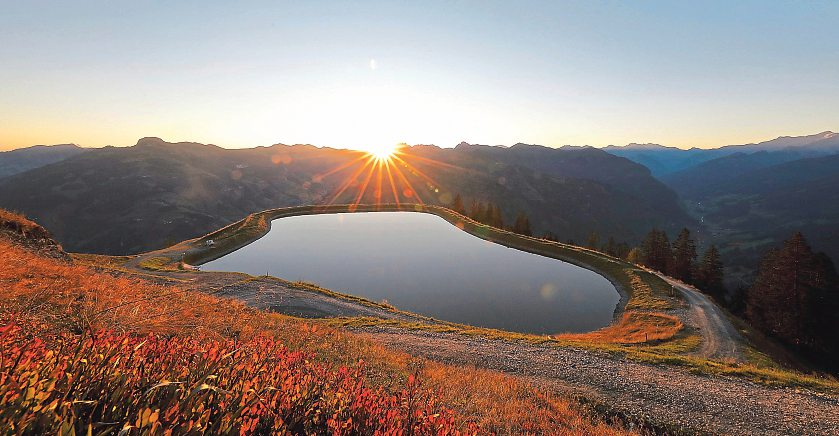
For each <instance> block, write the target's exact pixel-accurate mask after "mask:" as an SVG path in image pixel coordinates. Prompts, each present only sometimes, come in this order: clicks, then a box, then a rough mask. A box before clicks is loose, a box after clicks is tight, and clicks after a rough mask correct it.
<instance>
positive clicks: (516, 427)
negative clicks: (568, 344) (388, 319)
mask: <svg viewBox="0 0 839 436" xmlns="http://www.w3.org/2000/svg"><path fill="white" fill-rule="evenodd" d="M0 265H3V266H4V267H3V268H0V316H2V315H9V314H16V315H15V316H16V317H17V318H18V319H21V320H25V321H26V323H27V325H33V326H37V328H36V330H34V331H29V333H28V334H31V335H36V334H37V335H38V336H39V337H42V338H49V337H50V336H54V337H57V336H58V335H61V334H67V333H82V332H89V331H93V330H97V329H108V330H113V331H115V332H117V333H126V334H130V335H138V334H154V335H162V336H164V337H187V338H190V339H195V340H220V341H229V340H243V341H244V340H249V339H250V338H254V337H259V336H261V335H269V336H271V337H273V338H275V339H276V340H279V341H281V342H282V343H283V344H285V346H287V347H288V348H289V349H291V350H305V351H306V352H308V353H312V355H313V356H315V357H314V358H315V359H317V360H318V361H320V362H323V363H324V364H326V365H333V366H335V367H337V366H338V365H346V366H349V367H351V368H360V367H363V368H364V371H365V373H366V379H367V380H368V381H369V382H370V383H372V384H373V385H374V386H381V387H384V388H386V389H388V390H390V391H392V392H395V391H398V390H399V389H401V388H402V387H403V386H405V383H406V381H407V379H408V378H409V376H411V375H412V374H416V375H418V376H419V379H420V380H421V382H422V383H423V384H424V386H426V387H429V388H431V389H432V390H433V391H434V394H435V395H436V396H437V397H438V398H440V401H441V403H442V404H443V405H444V406H445V407H448V408H451V409H452V410H453V412H454V413H455V414H456V416H458V417H460V418H458V419H461V421H460V422H462V423H466V422H476V423H479V424H481V426H482V427H483V429H484V430H485V431H492V432H498V433H502V434H518V433H522V432H533V433H551V434H604V435H605V434H625V433H627V432H626V431H624V430H622V429H621V428H619V427H614V426H610V425H607V424H605V423H603V422H602V421H597V420H596V419H592V418H591V416H590V415H588V414H587V413H586V412H584V411H583V410H582V409H581V408H580V406H577V405H576V403H575V402H573V401H570V400H567V399H564V398H559V397H554V396H551V395H548V394H545V393H543V392H539V391H538V390H536V389H535V388H534V387H532V386H531V385H529V384H527V383H525V382H523V381H520V380H518V379H516V378H514V377H510V376H506V375H502V374H499V373H494V372H488V371H482V370H476V369H473V368H468V367H452V366H445V365H440V364H436V363H431V362H428V361H425V360H423V359H417V358H413V357H411V356H409V355H406V354H404V353H399V352H394V351H391V350H388V349H385V348H383V347H381V346H379V345H376V344H375V343H371V342H369V341H367V340H364V339H361V338H358V337H356V336H354V335H350V334H346V333H343V332H341V331H338V330H335V329H332V328H328V327H325V326H323V325H319V324H310V323H306V322H303V321H300V320H297V319H292V318H288V317H284V316H281V315H277V314H271V313H266V312H262V311H259V310H256V309H253V308H249V307H246V306H244V305H242V304H240V303H237V302H235V301H231V300H227V299H219V298H215V297H213V296H211V295H206V294H203V293H200V292H191V291H186V290H183V289H179V288H175V287H169V286H159V285H154V284H150V283H147V282H144V281H140V280H137V279H128V278H118V277H114V276H111V275H108V274H104V273H100V272H97V271H96V270H95V269H93V268H90V267H87V266H82V265H74V264H70V263H65V262H61V261H57V260H55V259H50V258H44V257H40V256H38V255H36V254H34V253H32V252H30V251H28V250H25V249H23V248H21V247H19V246H17V245H14V244H12V243H11V242H8V241H6V240H3V239H0ZM360 361H363V362H364V363H363V364H361V363H360Z"/></svg>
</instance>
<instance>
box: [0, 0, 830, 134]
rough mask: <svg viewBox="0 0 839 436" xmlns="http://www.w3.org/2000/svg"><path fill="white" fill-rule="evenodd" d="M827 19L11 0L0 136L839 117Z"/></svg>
mask: <svg viewBox="0 0 839 436" xmlns="http://www.w3.org/2000/svg"><path fill="white" fill-rule="evenodd" d="M117 3H119V4H117ZM837 18H839V3H830V2H808V3H780V2H768V3H767V2H750V1H746V2H738V3H737V4H731V3H730V2H724V1H719V2H710V3H708V2H703V3H702V4H689V3H678V4H677V3H671V2H650V3H644V4H624V3H594V2H581V3H577V2H539V1H528V2H523V3H520V4H518V3H517V4H512V3H507V2H494V1H482V2H472V1H462V2H457V3H451V2H429V3H423V4H421V5H420V4H401V3H400V4H395V3H391V2H378V1H374V2H369V3H364V4H349V3H345V2H331V1H327V2H322V3H317V4H310V3H290V2H273V1H254V2H252V3H248V5H247V7H245V6H242V5H238V4H231V3H228V2H221V1H206V2H201V3H200V4H195V3H190V2H184V3H177V4H158V5H149V4H125V3H120V2H106V1H93V2H89V3H84V4H68V3H64V2H57V1H56V2H45V3H40V4H38V3H35V2H17V3H11V4H8V5H5V6H4V13H3V14H2V15H0V40H1V41H3V42H4V43H3V44H0V62H2V64H3V65H4V67H3V68H2V69H0V83H2V84H3V86H0V150H8V149H13V148H19V147H25V146H30V145H36V144H57V143H76V144H79V145H81V146H87V147H101V146H104V145H115V146H129V145H133V144H135V143H136V141H137V139H139V138H141V137H145V136H157V137H161V138H163V139H165V140H167V141H171V142H177V141H193V142H200V143H213V144H216V145H220V146H223V147H228V148H241V147H255V146H267V145H271V144H274V143H280V142H281V143H287V144H293V143H310V144H314V145H319V146H331V147H343V148H358V149H366V150H370V149H377V148H379V147H380V146H390V145H392V144H395V143H400V142H405V143H408V144H436V145H439V146H441V147H451V146H454V145H456V144H457V143H459V142H461V141H466V142H469V143H479V144H490V145H511V144H514V143H517V142H524V143H531V144H541V145H546V146H554V147H558V146H562V145H566V144H571V145H592V146H596V147H600V146H605V145H610V144H615V145H625V144H627V143H630V142H638V143H648V142H649V143H658V144H662V145H668V146H676V147H680V148H690V147H701V148H712V147H719V146H723V145H729V144H742V143H751V142H759V141H765V140H769V139H773V138H775V137H778V136H799V135H808V134H814V133H819V132H822V131H825V130H833V131H836V130H839V126H837V124H836V123H837V120H839V109H837V106H836V101H839V81H837V80H836V78H837V77H839V44H836V41H839V27H837V26H835V21H836V19H837Z"/></svg>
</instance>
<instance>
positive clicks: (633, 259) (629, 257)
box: [626, 247, 643, 265]
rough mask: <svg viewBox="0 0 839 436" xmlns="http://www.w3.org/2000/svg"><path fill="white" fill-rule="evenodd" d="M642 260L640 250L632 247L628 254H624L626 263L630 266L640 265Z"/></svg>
mask: <svg viewBox="0 0 839 436" xmlns="http://www.w3.org/2000/svg"><path fill="white" fill-rule="evenodd" d="M642 258H643V254H642V253H641V249H640V248H638V247H633V248H632V249H631V250H629V253H627V254H626V261H627V262H629V263H631V264H635V265H638V264H640V263H641V260H642Z"/></svg>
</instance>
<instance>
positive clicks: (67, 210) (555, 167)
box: [0, 138, 695, 254]
mask: <svg viewBox="0 0 839 436" xmlns="http://www.w3.org/2000/svg"><path fill="white" fill-rule="evenodd" d="M86 150H87V151H85V152H83V153H79V154H78V155H76V156H72V157H67V158H65V159H64V160H60V161H58V162H53V163H51V164H49V165H44V166H40V167H37V168H32V169H30V170H28V171H24V172H20V173H17V174H14V175H11V176H7V177H5V178H2V179H0V207H5V208H9V209H13V210H18V211H21V212H24V213H26V214H27V215H29V216H30V217H32V218H34V219H36V220H38V222H39V223H41V224H43V225H45V226H47V227H49V228H50V229H51V230H52V231H53V232H54V234H55V236H56V238H57V239H58V240H59V241H60V242H61V243H62V244H64V246H65V248H67V249H69V250H72V251H86V252H97V253H108V254H125V253H134V252H138V251H142V250H149V249H154V248H159V247H162V246H165V245H167V244H170V243H174V242H176V241H180V240H183V239H187V238H190V237H194V236H197V235H201V234H203V233H205V232H207V231H209V230H212V229H215V228H218V227H220V226H222V225H225V224H227V223H230V222H232V221H234V220H237V219H239V218H241V217H242V216H244V215H245V214H247V213H250V212H254V211H258V210H263V209H267V208H273V207H281V206H291V205H299V204H323V203H329V202H333V203H352V202H354V201H360V202H363V203H373V202H376V201H381V202H394V201H397V200H398V201H400V202H417V201H424V202H428V203H434V204H442V205H449V204H451V202H452V201H453V199H454V197H455V196H456V195H457V194H461V195H462V197H463V198H464V200H465V202H466V204H467V205H468V204H469V202H470V201H471V200H473V199H474V200H479V201H483V202H486V201H490V202H493V203H496V204H498V205H499V206H500V207H501V208H502V210H503V211H504V218H505V221H507V222H508V223H509V222H512V220H513V219H514V218H515V216H516V214H517V213H519V212H525V213H527V214H528V215H529V216H530V220H531V225H532V227H533V229H534V231H535V232H536V233H538V234H541V233H543V232H546V231H551V232H553V233H555V234H557V235H559V236H560V237H561V238H563V239H575V240H577V241H583V240H585V239H586V237H587V236H588V234H589V232H592V231H596V232H598V233H600V234H601V235H602V237H603V238H606V237H608V236H614V237H615V238H616V239H618V240H625V241H633V242H637V241H639V240H640V239H641V238H642V237H643V235H644V234H645V233H646V232H647V231H648V230H649V228H650V227H651V226H653V225H655V226H658V227H661V228H665V229H668V230H670V231H676V230H677V229H678V228H680V227H681V226H695V222H694V221H693V220H692V219H691V218H690V217H689V216H688V215H687V214H686V213H685V212H684V211H683V210H682V209H681V207H680V206H679V202H678V197H677V196H676V194H675V193H674V192H673V191H672V190H670V189H669V188H667V187H666V186H665V185H664V184H663V183H661V182H660V181H658V180H656V179H655V178H653V177H652V176H650V174H649V172H648V171H647V169H646V168H644V167H643V166H641V165H638V164H636V163H633V162H631V161H629V160H626V159H623V158H620V157H616V156H613V155H610V154H608V153H606V152H604V151H602V150H599V149H594V148H589V147H583V148H572V147H567V148H563V149H552V148H548V147H541V146H533V145H525V144H517V145H515V146H513V147H489V146H482V145H470V144H460V145H459V146H457V147H455V148H448V149H445V148H439V147H435V146H414V147H410V148H406V149H403V150H402V152H401V155H400V156H401V158H400V159H401V160H394V164H393V165H392V166H391V169H392V171H391V172H390V175H388V173H387V172H386V171H384V170H383V171H381V172H379V171H378V170H375V169H374V170H373V172H372V173H371V168H376V167H375V164H370V165H365V162H366V161H365V159H366V157H367V155H366V154H364V153H361V152H357V151H351V150H339V149H331V148H317V147H314V146H310V145H293V146H288V145H282V144H278V145H274V146H271V147H257V148H251V149H224V148H220V147H216V146H213V145H203V144H196V143H177V144H172V143H168V142H165V141H163V140H161V139H158V138H144V139H141V140H140V141H139V142H138V143H137V144H136V145H134V146H132V147H120V148H117V147H105V148H99V149H86ZM55 160H57V159H55ZM35 166H36V164H35V163H32V164H31V167H35ZM391 177H392V178H393V179H394V181H395V182H394V185H393V186H391V183H390V178H391ZM394 192H395V197H394Z"/></svg>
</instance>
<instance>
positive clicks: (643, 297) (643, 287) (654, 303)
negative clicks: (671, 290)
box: [624, 269, 673, 310]
mask: <svg viewBox="0 0 839 436" xmlns="http://www.w3.org/2000/svg"><path fill="white" fill-rule="evenodd" d="M624 273H625V274H626V275H627V277H629V283H630V287H631V290H632V297H631V298H630V299H629V302H627V303H626V310H639V309H643V310H667V309H672V308H673V305H672V304H671V303H670V302H669V301H668V300H666V299H665V298H662V296H660V295H658V293H656V292H654V291H653V288H652V286H651V285H650V283H649V281H645V280H643V279H642V278H641V276H639V271H633V270H630V269H626V270H625V271H624Z"/></svg>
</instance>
